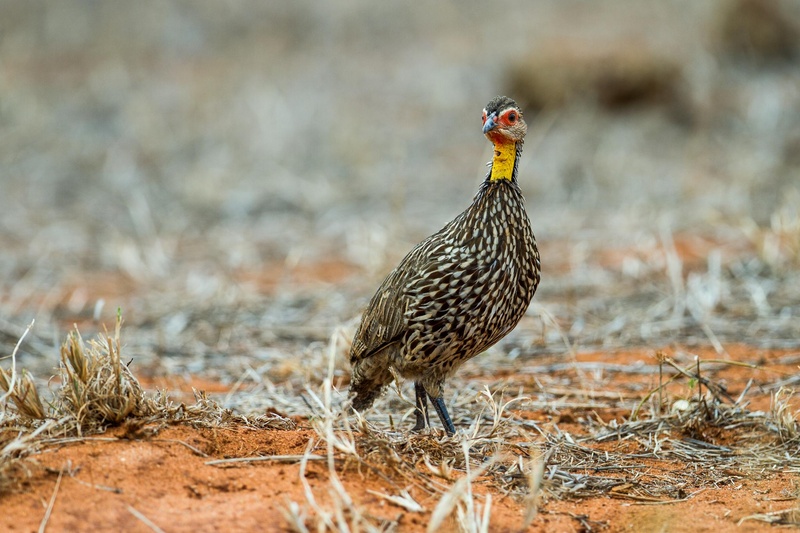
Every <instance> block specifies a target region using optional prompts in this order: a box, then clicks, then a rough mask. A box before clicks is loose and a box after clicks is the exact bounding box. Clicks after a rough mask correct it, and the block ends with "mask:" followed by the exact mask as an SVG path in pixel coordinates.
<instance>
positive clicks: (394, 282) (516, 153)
mask: <svg viewBox="0 0 800 533" xmlns="http://www.w3.org/2000/svg"><path fill="white" fill-rule="evenodd" d="M482 121H483V126H482V131H483V134H484V136H485V137H486V138H487V139H488V140H489V141H490V142H491V143H492V145H493V147H494V155H493V157H492V161H491V163H489V165H488V166H489V170H488V173H487V175H486V178H485V179H484V180H483V182H482V183H481V185H480V187H479V189H478V192H477V194H476V195H475V197H474V199H473V201H472V204H471V205H470V206H469V207H468V208H467V209H466V210H465V211H464V212H462V213H461V214H460V215H458V216H457V217H456V218H455V219H453V220H452V221H451V222H449V223H448V224H447V225H445V226H444V227H443V228H442V229H441V230H439V231H438V232H436V233H434V234H433V235H431V236H430V237H428V238H427V239H425V240H423V241H422V242H420V243H419V244H418V245H416V246H415V247H414V248H413V249H412V250H411V251H410V252H409V253H408V254H407V255H406V256H405V257H404V258H403V259H402V260H401V261H400V263H399V264H398V265H397V267H396V268H395V269H394V270H392V271H391V272H390V273H389V275H388V276H387V277H386V279H385V280H384V281H383V283H382V284H381V285H380V287H379V288H378V290H377V291H376V292H375V295H374V296H373V297H372V299H371V300H370V302H369V304H368V306H367V308H366V310H365V311H364V314H363V316H362V318H361V322H360V324H359V326H358V329H357V330H356V333H355V335H354V337H353V342H352V345H351V348H350V364H351V368H352V377H351V381H350V397H351V403H350V405H351V406H352V408H354V409H355V410H357V411H359V412H361V411H363V410H365V409H368V408H369V407H370V406H371V405H372V404H373V402H374V401H375V400H376V399H377V398H378V397H379V396H380V395H381V394H382V393H383V391H384V390H385V389H386V387H387V386H388V385H390V384H391V383H392V381H393V380H394V379H395V376H396V375H399V376H401V377H402V378H404V379H409V380H413V381H414V391H415V406H416V409H415V411H416V423H415V425H414V427H413V429H412V431H420V430H423V429H425V428H427V427H430V420H429V417H428V400H430V402H431V404H432V405H433V407H434V409H435V410H436V413H437V415H438V416H439V419H440V421H441V423H442V425H443V426H444V430H445V432H446V433H447V435H448V436H452V435H454V434H455V426H454V425H453V422H452V420H451V418H450V414H449V413H448V411H447V407H446V405H445V402H444V385H445V381H446V380H447V379H448V378H449V377H450V376H452V375H453V374H454V373H455V372H456V370H457V369H458V368H459V367H460V366H461V365H462V364H463V363H464V362H465V361H467V360H469V359H471V358H473V357H475V356H476V355H478V354H480V353H482V352H484V351H485V350H486V349H487V348H489V347H490V346H492V345H494V344H495V343H496V342H497V341H499V340H500V339H502V338H503V337H505V336H506V335H507V334H508V333H509V332H510V331H511V330H512V329H514V327H516V325H517V324H518V323H519V321H520V319H521V318H522V317H523V315H524V314H525V312H526V310H527V309H528V306H529V305H530V302H531V299H532V298H533V295H534V293H535V292H536V288H537V287H538V285H539V278H540V271H541V262H540V258H539V250H538V248H537V246H536V239H535V237H534V234H533V231H532V229H531V223H530V219H529V218H528V214H527V212H526V210H525V203H524V202H525V201H524V198H523V195H522V192H521V190H520V187H519V184H518V183H517V168H518V166H519V161H520V156H521V154H522V146H523V143H524V140H525V134H526V133H527V130H528V126H527V124H526V123H525V120H524V119H523V116H522V111H521V110H520V107H519V106H518V105H517V103H516V102H515V101H514V100H512V99H511V98H508V97H506V96H497V97H495V98H493V99H492V100H491V101H490V102H489V103H488V104H487V105H486V107H485V108H484V109H483V117H482Z"/></svg>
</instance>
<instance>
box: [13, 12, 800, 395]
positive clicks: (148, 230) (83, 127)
mask: <svg viewBox="0 0 800 533" xmlns="http://www.w3.org/2000/svg"><path fill="white" fill-rule="evenodd" d="M497 94H507V95H508V96H511V97H512V98H514V99H516V100H517V101H518V102H519V103H520V104H521V105H522V106H523V109H524V111H525V115H526V119H527V121H528V123H529V134H528V139H527V142H526V145H525V152H524V155H523V160H522V162H521V165H520V185H521V187H522V190H523V192H524V194H525V196H526V198H527V206H528V212H529V214H530V218H531V220H532V223H533V227H534V232H535V233H536V235H537V238H538V239H539V241H540V250H541V254H542V264H543V281H542V285H541V288H540V291H539V293H538V294H537V297H536V298H535V300H534V304H533V305H532V307H531V310H530V311H529V313H528V316H526V318H525V319H524V320H523V322H522V324H521V325H520V327H519V328H518V329H517V330H516V331H515V332H514V334H513V335H511V336H509V337H508V338H507V339H506V340H505V341H504V343H503V344H501V345H500V347H499V348H498V350H499V352H498V353H502V354H503V356H504V357H509V358H511V359H514V358H523V359H524V358H525V357H528V356H535V355H537V354H541V353H566V352H568V351H570V350H576V349H596V348H597V347H601V348H619V347H625V346H633V345H637V346H642V345H643V346H648V347H654V348H655V347H659V346H664V345H675V344H681V345H692V344H698V343H700V344H703V343H704V344H708V343H711V344H712V345H714V346H715V347H716V348H717V349H718V351H720V353H723V354H724V353H725V346H726V344H727V343H732V342H737V343H747V344H751V345H754V346H765V347H786V346H798V345H800V275H798V270H800V2H798V1H796V0H793V1H789V0H763V1H760V0H724V1H723V0H720V1H709V2H692V1H688V0H686V1H674V2H662V1H657V0H653V1H644V2H625V1H621V0H619V1H618V0H614V1H611V2H603V3H602V4H594V3H590V2H584V1H577V0H574V1H573V0H557V1H556V0H553V1H542V2H511V1H501V2H478V1H468V2H436V3H433V2H431V3H426V4H415V5H414V7H413V8H410V7H409V6H408V5H404V4H392V3H389V4H385V3H375V2H367V1H364V0H337V1H335V2H312V1H305V0H300V1H293V2H256V1H234V0H231V1H225V2H223V1H192V2H188V1H187V2H173V3H164V2H156V1H140V2H97V1H89V0H85V1H78V0H68V1H58V2H46V1H28V2H14V1H2V2H0V247H1V248H2V254H0V346H1V347H2V350H0V351H1V352H2V354H3V355H7V354H10V353H11V351H12V350H13V348H14V345H15V344H16V342H17V340H18V339H19V337H20V335H21V334H22V332H23V331H24V330H25V328H26V326H27V325H28V324H29V323H30V321H31V320H32V319H34V318H35V319H36V325H35V326H34V328H33V330H32V331H31V333H30V334H29V336H28V337H27V338H26V341H25V342H24V343H23V344H22V346H21V347H20V349H19V352H18V354H17V355H18V358H21V360H22V361H23V362H24V364H26V365H27V366H29V367H31V368H37V367H38V368H40V369H41V372H42V374H41V375H40V376H39V377H41V378H44V379H46V378H47V377H48V375H49V374H48V372H49V371H51V370H52V367H53V365H54V364H55V363H54V359H53V357H54V354H55V353H56V351H55V349H54V347H55V346H57V345H58V343H59V341H60V339H61V338H62V337H63V335H64V333H65V332H66V331H67V330H68V329H70V328H71V327H72V325H73V324H78V325H79V326H80V327H81V331H82V332H84V333H85V334H88V333H90V332H92V331H94V330H97V329H99V328H100V327H101V324H109V325H110V324H112V323H113V320H114V317H115V316H116V312H117V308H121V309H122V314H123V316H124V318H125V321H126V329H125V330H124V332H125V333H124V335H123V336H124V339H125V341H126V344H127V345H128V355H129V356H130V357H132V358H134V359H135V360H136V361H137V363H136V364H138V365H140V366H139V368H147V369H149V370H150V371H152V372H153V373H154V374H159V373H164V374H169V373H182V372H183V373H194V374H196V373H205V374H207V375H209V376H210V377H214V378H217V379H221V380H228V381H230V380H234V379H240V380H241V379H244V378H241V376H246V375H249V374H247V372H251V371H252V372H251V374H252V375H251V376H250V377H249V378H247V379H250V378H252V379H261V380H264V379H268V380H271V382H279V381H282V380H284V381H285V380H286V379H288V378H289V377H292V376H295V375H296V373H297V372H300V374H302V371H301V370H298V368H300V367H302V362H303V360H304V358H306V357H307V356H308V355H309V354H313V353H315V352H314V350H318V349H321V348H320V347H321V346H324V345H325V343H326V342H327V340H328V339H329V338H330V336H331V333H332V332H333V331H334V330H335V329H336V328H344V329H343V330H342V331H344V332H345V336H346V334H347V332H348V331H349V332H350V333H352V327H353V326H354V325H355V324H356V323H357V319H358V317H359V314H360V312H361V311H362V310H363V307H364V306H365V305H366V302H367V301H368V299H369V297H371V295H372V293H373V292H374V290H375V288H376V287H377V284H378V283H380V281H381V280H382V278H383V277H384V276H385V275H386V273H388V271H389V270H390V269H391V268H392V267H393V266H394V265H395V264H396V261H398V260H399V259H400V258H401V257H402V256H403V255H404V254H405V253H406V252H407V251H408V250H409V249H410V247H411V246H413V245H414V244H415V243H416V242H418V241H419V240H421V239H422V238H424V237H425V236H427V235H428V234H430V233H432V232H433V231H436V230H437V229H439V228H440V227H441V226H442V225H443V224H444V223H446V222H447V221H449V220H450V219H452V218H453V217H454V216H455V215H457V214H458V213H459V212H460V211H462V210H463V209H464V208H465V207H466V206H467V205H468V204H469V202H470V201H471V198H472V196H473V194H474V193H475V191H476V190H477V188H478V185H479V183H480V182H481V180H482V179H483V177H484V175H485V172H486V168H485V163H486V162H487V161H489V159H490V156H491V152H490V146H489V144H488V143H487V141H486V140H485V139H484V138H483V136H482V135H481V128H480V127H481V122H480V116H481V110H482V108H483V107H484V105H485V104H486V103H487V102H488V101H489V99H491V98H492V97H493V96H495V95H497ZM341 349H342V352H343V353H344V352H346V347H342V348H341ZM45 356H46V357H45ZM342 360H343V361H344V356H343V359H342ZM4 364H8V361H5V362H4ZM346 368H347V365H346V363H343V364H342V375H346ZM254 376H255V377H254ZM287 376H288V377H287Z"/></svg>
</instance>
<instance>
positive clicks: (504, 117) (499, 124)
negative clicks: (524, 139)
mask: <svg viewBox="0 0 800 533" xmlns="http://www.w3.org/2000/svg"><path fill="white" fill-rule="evenodd" d="M487 118H488V117H487V116H486V111H485V110H484V112H483V123H484V124H485V123H486V119H487ZM518 121H519V112H518V111H517V110H516V109H506V110H505V111H503V112H502V113H500V115H499V116H498V117H497V118H496V119H495V121H494V122H495V124H496V126H495V127H494V128H492V129H491V130H489V131H487V132H486V137H488V138H489V140H490V141H492V143H493V144H509V143H513V142H515V141H514V140H513V139H510V138H508V137H507V136H506V135H505V134H504V130H505V129H506V128H511V127H513V126H514V125H515V124H516V123H517V122H518Z"/></svg>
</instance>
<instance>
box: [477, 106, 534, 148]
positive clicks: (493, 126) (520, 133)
mask: <svg viewBox="0 0 800 533" xmlns="http://www.w3.org/2000/svg"><path fill="white" fill-rule="evenodd" d="M527 131H528V125H527V124H525V120H523V118H522V111H520V109H519V106H518V105H517V103H516V102H515V101H514V100H512V99H511V98H509V97H507V96H497V97H495V98H493V99H492V101H491V102H489V103H488V104H486V107H485V108H484V110H483V134H484V135H486V138H488V139H489V140H490V141H492V143H493V144H495V145H498V144H501V145H502V144H514V143H517V142H520V141H522V140H523V139H524V138H525V133H527Z"/></svg>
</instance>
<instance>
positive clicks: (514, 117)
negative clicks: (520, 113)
mask: <svg viewBox="0 0 800 533" xmlns="http://www.w3.org/2000/svg"><path fill="white" fill-rule="evenodd" d="M508 121H509V122H510V123H511V124H513V123H514V122H516V121H517V114H516V113H514V112H513V111H512V112H511V113H509V114H508Z"/></svg>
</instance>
